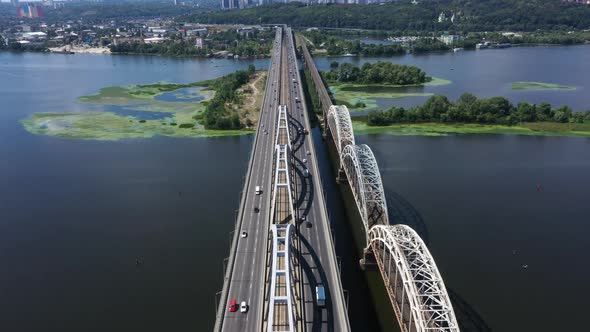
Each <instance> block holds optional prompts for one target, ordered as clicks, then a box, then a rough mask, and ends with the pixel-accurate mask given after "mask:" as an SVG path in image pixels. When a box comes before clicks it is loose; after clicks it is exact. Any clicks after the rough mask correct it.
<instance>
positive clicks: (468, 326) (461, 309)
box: [385, 189, 492, 332]
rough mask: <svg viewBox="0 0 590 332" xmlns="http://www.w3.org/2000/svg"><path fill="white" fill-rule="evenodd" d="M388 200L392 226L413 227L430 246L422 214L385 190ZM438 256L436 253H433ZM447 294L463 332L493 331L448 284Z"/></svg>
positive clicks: (400, 196) (396, 195)
mask: <svg viewBox="0 0 590 332" xmlns="http://www.w3.org/2000/svg"><path fill="white" fill-rule="evenodd" d="M385 197H386V200H387V212H388V214H389V218H390V220H389V222H390V223H391V224H404V225H408V226H410V227H412V229H414V230H415V231H416V232H417V233H418V235H420V237H421V238H422V240H423V241H424V243H426V245H427V246H428V245H429V233H428V227H427V225H426V222H424V219H423V218H422V215H421V214H420V212H419V211H418V210H417V209H416V208H415V207H414V205H412V203H410V202H409V201H408V200H407V199H405V198H404V197H403V196H402V195H400V194H398V193H396V192H394V191H392V190H387V189H386V190H385ZM433 255H434V256H436V253H433ZM443 278H444V276H443ZM446 286H447V292H448V294H449V297H450V299H451V303H452V304H453V309H454V311H455V316H456V317H457V322H458V323H459V328H460V329H461V331H463V332H490V331H492V329H491V328H490V327H489V326H488V325H487V324H486V322H485V321H484V319H483V317H481V315H480V314H479V313H478V312H477V311H476V310H475V308H474V307H473V306H471V305H470V304H469V303H467V301H465V299H463V297H461V296H460V295H459V294H458V293H456V292H455V291H454V290H452V289H451V288H450V287H449V286H448V284H447V285H446Z"/></svg>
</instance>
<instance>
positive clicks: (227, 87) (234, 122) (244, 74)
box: [196, 65, 256, 130]
mask: <svg viewBox="0 0 590 332" xmlns="http://www.w3.org/2000/svg"><path fill="white" fill-rule="evenodd" d="M255 71H256V68H255V67H254V65H250V66H248V70H238V71H236V72H235V73H232V74H229V75H227V76H224V77H222V78H220V79H218V80H215V81H214V82H213V84H212V85H211V88H212V89H213V90H215V96H213V98H212V99H211V100H210V101H209V102H208V104H207V106H206V108H205V112H203V113H202V114H198V115H197V117H196V119H197V120H199V122H201V123H202V124H203V125H204V126H205V128H206V129H221V130H228V129H229V130H232V129H233V130H235V129H242V128H244V124H243V123H242V122H241V121H240V116H239V115H238V114H237V113H236V112H234V111H233V109H232V108H229V107H227V105H226V104H227V103H234V102H237V101H238V98H239V96H238V94H237V93H236V90H237V89H238V88H239V87H240V86H242V85H244V84H246V83H247V82H248V80H249V78H250V75H252V74H254V72H255Z"/></svg>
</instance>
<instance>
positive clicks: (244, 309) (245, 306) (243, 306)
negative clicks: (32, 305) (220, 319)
mask: <svg viewBox="0 0 590 332" xmlns="http://www.w3.org/2000/svg"><path fill="white" fill-rule="evenodd" d="M240 312H241V313H244V314H245V313H247V312H248V303H246V301H242V303H240Z"/></svg>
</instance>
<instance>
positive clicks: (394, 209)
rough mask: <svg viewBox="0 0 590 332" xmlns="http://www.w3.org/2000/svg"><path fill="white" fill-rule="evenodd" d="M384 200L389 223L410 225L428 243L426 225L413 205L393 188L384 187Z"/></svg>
mask: <svg viewBox="0 0 590 332" xmlns="http://www.w3.org/2000/svg"><path fill="white" fill-rule="evenodd" d="M385 200H386V202H387V213H388V214H389V223H390V224H391V225H395V224H404V225H408V226H410V227H412V229H414V230H415V231H416V233H418V235H420V237H421V238H422V240H423V241H424V243H426V245H428V243H429V235H428V227H427V226H426V223H425V222H424V218H422V215H421V214H420V212H419V211H418V210H417V209H416V208H415V207H414V205H412V203H410V202H409V201H408V200H406V199H405V198H404V197H403V196H402V195H400V194H398V193H396V192H394V191H393V190H387V189H385Z"/></svg>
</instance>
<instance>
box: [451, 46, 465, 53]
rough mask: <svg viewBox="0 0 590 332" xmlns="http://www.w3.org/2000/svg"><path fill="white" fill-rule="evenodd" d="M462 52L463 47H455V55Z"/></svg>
mask: <svg viewBox="0 0 590 332" xmlns="http://www.w3.org/2000/svg"><path fill="white" fill-rule="evenodd" d="M460 51H463V47H455V48H453V52H455V53H457V52H460Z"/></svg>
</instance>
